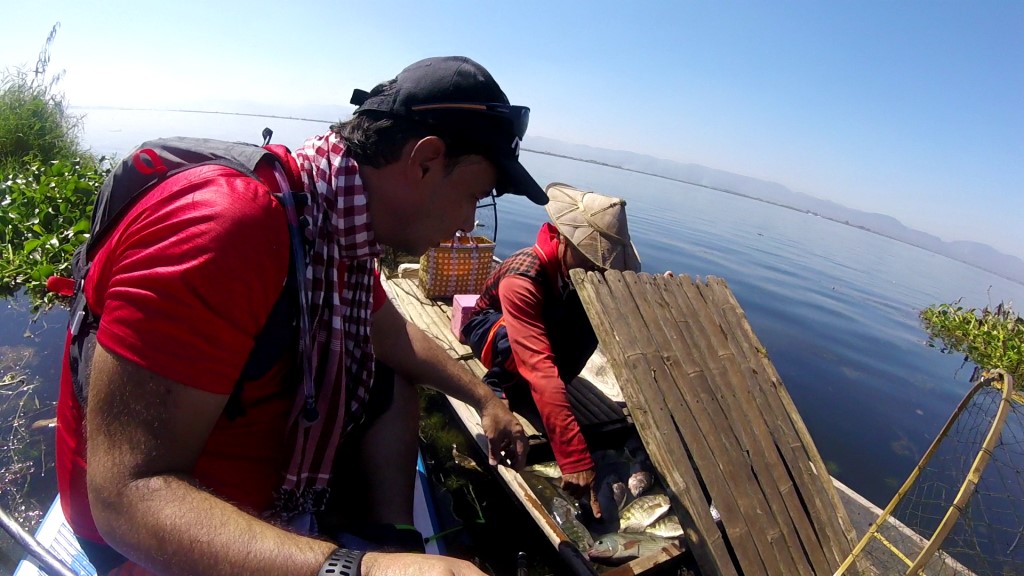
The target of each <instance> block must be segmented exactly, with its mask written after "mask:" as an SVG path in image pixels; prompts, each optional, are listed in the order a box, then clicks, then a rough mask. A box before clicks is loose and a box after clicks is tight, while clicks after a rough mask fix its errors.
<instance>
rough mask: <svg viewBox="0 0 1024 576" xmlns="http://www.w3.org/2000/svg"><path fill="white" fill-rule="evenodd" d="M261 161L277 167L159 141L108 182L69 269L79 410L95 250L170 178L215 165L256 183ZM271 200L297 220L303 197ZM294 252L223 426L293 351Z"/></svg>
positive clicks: (294, 235)
mask: <svg viewBox="0 0 1024 576" xmlns="http://www.w3.org/2000/svg"><path fill="white" fill-rule="evenodd" d="M263 135H264V145H266V144H267V143H269V140H270V131H269V129H267V130H264V134H263ZM267 158H269V159H270V160H271V161H273V162H279V160H278V159H277V157H276V156H275V155H274V154H273V153H272V152H270V151H269V150H267V149H265V148H263V147H260V146H256V145H253V144H246V143H240V142H224V141H220V140H209V139H205V138H162V139H158V140H151V141H148V142H144V143H143V144H142V145H140V146H139V147H138V148H136V149H135V150H133V151H132V152H131V153H130V154H129V155H128V156H126V157H125V159H124V160H123V161H122V162H121V164H120V165H118V166H117V167H116V168H115V169H114V170H113V171H112V172H111V173H110V175H108V176H107V179H106V180H105V181H104V182H103V186H102V187H101V188H100V191H99V193H98V195H97V197H96V203H95V204H94V207H93V213H92V226H91V229H90V230H91V234H90V237H89V239H88V240H87V241H86V242H85V243H84V244H82V245H81V246H79V247H78V249H77V250H75V253H74V256H73V257H72V263H71V271H72V275H73V277H74V283H75V288H74V294H73V295H72V303H71V310H70V320H69V324H68V329H69V332H70V334H71V350H70V354H69V367H70V369H71V379H72V383H73V386H74V391H75V396H76V397H77V398H78V401H79V402H80V403H81V404H82V406H85V405H86V402H87V401H88V392H89V373H90V368H91V362H92V356H93V353H94V352H95V349H96V330H97V329H98V328H99V322H100V318H99V316H97V315H96V314H95V313H93V312H92V311H91V310H90V309H89V307H88V305H87V304H86V301H85V293H84V289H83V287H84V286H85V278H86V276H87V275H88V274H89V268H90V266H91V263H92V256H93V253H94V252H95V248H96V247H97V246H99V245H100V244H101V243H102V241H103V239H104V238H105V237H106V235H107V234H108V233H109V232H110V231H111V230H112V229H113V228H114V227H115V225H116V224H117V222H118V221H120V219H121V217H122V216H124V213H125V212H126V211H127V209H128V208H129V207H130V206H131V205H133V204H134V201H135V200H137V199H138V198H140V197H141V196H142V195H143V194H145V193H146V192H148V191H149V190H151V189H153V188H154V187H155V186H156V185H157V184H159V183H161V182H163V181H164V180H166V179H167V178H169V177H170V176H173V175H175V174H178V173H180V172H184V171H185V170H190V169H192V168H196V167H199V166H206V165H211V164H216V165H221V166H227V167H228V168H232V169H234V170H237V171H238V172H241V173H242V174H245V175H247V176H249V177H251V178H256V172H255V169H256V165H257V164H259V163H260V162H261V161H263V160H264V159H267ZM275 196H277V197H278V199H279V200H281V201H282V204H286V203H292V206H295V205H299V209H298V211H299V213H301V206H302V205H304V204H305V198H306V196H305V195H303V194H299V193H296V192H286V193H285V194H275ZM294 224H295V219H294V218H289V237H290V238H291V242H292V243H293V244H295V243H300V244H301V243H302V240H301V238H302V235H301V232H299V231H298V230H297V229H296V228H297V226H296V225H294ZM292 248H293V250H289V264H288V270H289V273H288V278H287V280H286V282H285V286H284V288H283V289H282V291H281V295H280V296H279V297H278V299H277V301H276V302H275V303H274V306H273V308H272V309H271V312H270V314H269V316H268V317H267V320H266V322H265V323H264V326H263V329H262V330H261V331H260V333H259V335H257V337H256V340H255V344H254V346H253V348H252V350H251V351H250V353H249V357H248V359H247V360H246V363H245V366H244V367H243V368H242V372H241V374H240V375H239V378H238V381H237V383H236V384H235V387H234V390H233V391H232V393H231V397H230V398H229V400H228V403H227V406H226V407H225V409H224V414H225V416H227V417H228V418H237V417H238V416H240V415H242V414H243V409H242V404H241V391H242V386H243V385H244V383H245V382H248V381H252V380H256V379H258V378H260V377H262V376H264V375H265V374H266V373H267V372H268V371H269V370H270V369H271V368H272V367H273V366H274V365H275V364H276V363H277V361H278V360H280V358H281V356H282V355H283V354H284V353H285V352H286V351H287V350H289V348H293V349H294V348H296V345H295V343H296V342H297V334H298V327H297V326H298V324H297V322H296V319H297V317H298V309H299V304H298V288H297V286H298V284H297V281H296V270H295V269H296V262H295V260H296V257H295V250H294V246H293V247H292ZM300 264H302V263H300Z"/></svg>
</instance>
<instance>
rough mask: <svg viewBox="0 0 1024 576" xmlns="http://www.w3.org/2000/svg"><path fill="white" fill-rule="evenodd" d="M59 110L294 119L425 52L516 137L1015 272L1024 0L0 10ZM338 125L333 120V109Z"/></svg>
mask: <svg viewBox="0 0 1024 576" xmlns="http://www.w3.org/2000/svg"><path fill="white" fill-rule="evenodd" d="M0 1H2V4H0V14H3V20H2V21H0V66H5V67H13V66H19V65H29V64H32V63H34V62H35V57H36V54H37V53H38V50H39V48H40V47H41V46H42V43H43V40H44V39H45V37H46V35H47V33H48V32H49V30H50V27H51V26H52V25H53V24H54V23H55V22H58V21H59V22H60V23H61V29H60V31H59V32H58V34H57V41H56V44H55V46H54V48H53V66H54V67H55V69H64V70H65V72H66V76H65V78H64V81H63V83H62V86H63V89H64V91H65V93H66V94H67V97H68V99H69V100H70V102H71V103H72V104H73V105H78V106H90V105H93V106H95V105H105V106H134V107H175V108H186V107H195V108H204V109H213V110H220V111H239V110H243V109H244V110H245V111H250V110H252V109H266V110H267V111H270V112H277V111H281V110H294V111H301V110H303V109H313V108H312V107H321V109H322V107H323V106H337V105H345V104H347V101H348V97H349V96H350V94H351V92H352V89H353V88H365V89H369V88H371V87H372V86H373V85H374V84H376V83H377V82H379V81H381V80H384V79H387V78H391V77H393V76H394V75H395V74H396V73H397V72H398V71H400V70H401V69H402V68H403V67H404V66H406V65H407V64H409V63H411V62H413V61H415V60H418V59H420V58H423V57H427V56H436V55H446V54H464V55H467V56H470V57H472V58H474V59H475V60H477V61H479V62H480V63H482V64H483V65H484V66H486V67H487V68H488V69H489V70H490V71H491V72H492V73H493V74H494V76H495V77H496V78H497V80H498V81H499V83H500V84H501V85H502V88H504V90H505V92H506V94H508V96H509V98H510V99H511V100H512V102H513V103H517V104H525V105H528V106H530V107H531V108H532V109H533V113H532V116H531V127H530V132H529V134H527V138H526V140H525V142H524V145H525V146H527V147H529V136H530V134H536V135H542V136H547V137H551V138H557V139H560V140H565V141H569V142H577V143H583V144H589V145H593V146H599V147H605V148H612V149H619V150H630V151H635V152H640V153H645V154H650V155H654V156H658V157H662V158H668V159H672V160H678V161H681V162H692V163H696V164H702V165H705V166H709V167H712V168H718V169H722V170H728V171H732V172H738V173H741V174H746V175H749V176H754V177H758V178H764V179H767V180H772V181H776V182H779V183H781V184H784V185H786V186H788V187H790V188H792V189H794V190H797V191H800V192H804V193H807V194H811V195H814V196H818V197H821V198H827V199H830V200H834V201H837V202H839V203H841V204H845V205H847V206H850V207H852V208H858V209H861V210H867V211H873V212H880V213H884V214H889V215H891V216H894V217H896V218H898V219H900V220H901V221H902V222H903V223H904V224H907V225H908V226H911V227H914V228H918V229H920V230H924V231H926V232H930V233H932V234H936V235H938V236H940V237H942V238H943V239H945V240H975V241H981V242H985V243H988V244H990V245H992V246H994V247H996V248H997V249H1000V250H1002V251H1003V252H1006V253H1009V254H1014V255H1016V256H1021V257H1024V226H1021V225H1020V218H1021V215H1024V194H1022V190H1021V185H1022V182H1024V2H1016V1H997V0H984V1H979V2H966V1H962V2H948V1H935V2H917V1H914V2H911V1H900V2H897V1H888V2H879V1H863V2H852V1H851V2H770V3H769V2H754V1H751V2H683V1H675V0H672V1H666V2H660V3H654V2H643V1H637V2H623V1H621V0H619V1H616V2H604V1H594V2H558V1H553V0H549V1H546V2H535V1H521V2H516V3H511V2H505V3H500V4H499V3H493V2H481V1H476V2H461V1H460V2H454V1H444V0H440V1H437V2H432V3H424V2H390V1H387V0H378V1H374V2H361V3H352V2H341V1H326V0H293V1H292V2H280V1H276V2H266V1H263V0H249V1H246V2H198V1H193V0H182V1H177V2H173V3H142V2H122V1H119V0H118V1H114V0H108V1H104V2H81V1H65V0H50V1H48V2H27V1H14V0H0ZM346 109H347V108H346Z"/></svg>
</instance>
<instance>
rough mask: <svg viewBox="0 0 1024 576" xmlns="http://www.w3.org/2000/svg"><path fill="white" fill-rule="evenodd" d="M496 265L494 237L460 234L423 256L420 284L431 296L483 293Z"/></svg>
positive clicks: (421, 257)
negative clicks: (482, 290)
mask: <svg viewBox="0 0 1024 576" xmlns="http://www.w3.org/2000/svg"><path fill="white" fill-rule="evenodd" d="M493 269H494V242H493V241H491V240H489V239H488V238H485V237H483V236H466V235H460V234H457V235H456V236H455V237H454V238H452V241H451V242H442V243H441V244H439V245H438V246H434V247H433V248H430V249H429V250H427V252H426V254H424V255H423V256H420V286H421V288H422V289H423V293H424V294H425V295H426V297H427V298H450V297H452V296H454V295H456V294H479V293H480V290H481V289H483V287H484V282H485V281H486V280H487V277H488V276H490V274H491V271H492V270H493Z"/></svg>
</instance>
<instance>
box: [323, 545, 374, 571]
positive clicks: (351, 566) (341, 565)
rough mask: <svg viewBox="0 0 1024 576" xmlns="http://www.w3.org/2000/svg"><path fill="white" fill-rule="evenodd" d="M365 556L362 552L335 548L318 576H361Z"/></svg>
mask: <svg viewBox="0 0 1024 576" xmlns="http://www.w3.org/2000/svg"><path fill="white" fill-rule="evenodd" d="M363 554H364V552H363V551H362V550H349V549H347V548H335V549H334V552H331V555H330V556H328V557H327V560H324V564H323V566H321V567H320V572H319V574H317V576H359V565H360V564H362V561H363Z"/></svg>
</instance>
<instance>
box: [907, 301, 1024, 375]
mask: <svg viewBox="0 0 1024 576" xmlns="http://www.w3.org/2000/svg"><path fill="white" fill-rule="evenodd" d="M921 321H922V322H923V324H924V327H925V330H927V331H928V334H929V339H928V342H927V344H928V345H929V346H932V347H934V348H939V349H940V350H941V351H942V352H943V353H946V354H954V353H955V354H963V355H964V362H965V363H966V362H973V363H974V364H975V366H976V367H977V368H976V369H975V374H974V375H972V377H971V380H972V381H973V380H976V379H977V378H978V375H979V369H980V370H991V369H996V368H1001V369H1003V370H1005V371H1006V372H1007V373H1009V374H1010V375H1011V376H1013V379H1014V382H1015V383H1016V387H1017V389H1018V390H1021V389H1022V388H1021V387H1022V386H1024V384H1022V383H1024V321H1022V320H1021V318H1020V316H1018V315H1017V314H1016V313H1015V312H1014V311H1013V308H1012V307H1011V305H1010V304H1006V303H1002V302H1000V303H999V304H997V305H996V306H995V307H989V306H986V307H985V308H982V309H981V310H978V309H975V308H965V307H963V306H961V305H960V300H957V301H955V302H953V303H951V304H939V305H937V306H929V307H928V308H925V309H924V310H922V311H921Z"/></svg>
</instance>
